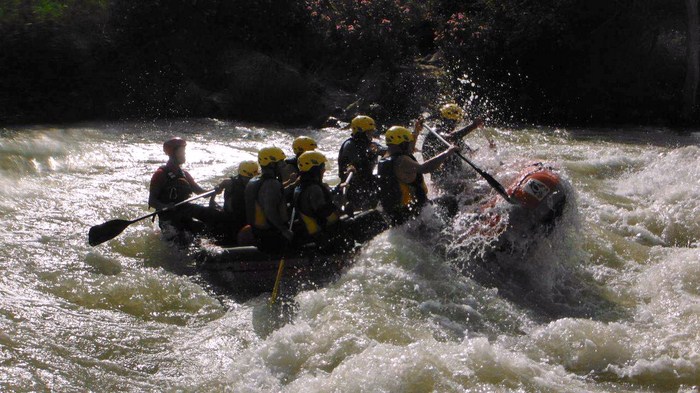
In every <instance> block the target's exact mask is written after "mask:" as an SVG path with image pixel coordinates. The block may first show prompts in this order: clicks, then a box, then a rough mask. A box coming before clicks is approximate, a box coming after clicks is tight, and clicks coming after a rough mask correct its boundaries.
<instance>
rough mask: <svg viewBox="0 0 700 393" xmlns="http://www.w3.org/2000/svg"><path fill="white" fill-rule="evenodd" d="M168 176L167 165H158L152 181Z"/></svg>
mask: <svg viewBox="0 0 700 393" xmlns="http://www.w3.org/2000/svg"><path fill="white" fill-rule="evenodd" d="M167 176H168V172H167V170H166V168H165V166H161V167H158V169H156V171H155V172H153V175H152V176H151V181H156V180H160V179H164V178H166V177H167Z"/></svg>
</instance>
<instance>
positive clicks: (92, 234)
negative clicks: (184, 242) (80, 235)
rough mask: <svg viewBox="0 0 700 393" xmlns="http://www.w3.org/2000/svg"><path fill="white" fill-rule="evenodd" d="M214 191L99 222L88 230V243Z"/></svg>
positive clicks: (107, 236) (101, 239)
mask: <svg viewBox="0 0 700 393" xmlns="http://www.w3.org/2000/svg"><path fill="white" fill-rule="evenodd" d="M215 192H216V190H212V191H207V192H205V193H203V194H199V195H196V196H194V197H192V198H189V199H187V200H184V201H182V202H180V203H176V204H175V205H173V206H170V207H166V208H164V209H161V210H157V211H156V212H155V213H151V214H146V215H145V216H142V217H139V218H136V219H133V220H131V221H127V220H111V221H107V222H105V223H103V224H100V225H95V226H93V227H91V228H90V231H88V244H90V245H91V246H93V247H94V246H96V245H98V244H102V243H104V242H106V241H109V240H112V239H114V238H115V237H117V236H119V234H120V233H122V232H123V231H124V230H125V229H126V228H127V227H128V226H129V225H131V224H133V223H136V222H139V221H141V220H144V219H146V218H149V217H153V216H155V215H156V214H158V213H163V212H166V211H170V210H173V209H175V208H177V207H178V206H180V205H182V204H185V203H187V202H191V201H193V200H195V199H198V198H204V197H206V196H209V195H211V194H214V193H215Z"/></svg>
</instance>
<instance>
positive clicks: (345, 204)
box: [342, 172, 355, 217]
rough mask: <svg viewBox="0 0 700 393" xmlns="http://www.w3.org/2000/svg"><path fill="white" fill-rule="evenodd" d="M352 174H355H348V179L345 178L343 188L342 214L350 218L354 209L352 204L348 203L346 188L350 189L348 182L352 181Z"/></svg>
mask: <svg viewBox="0 0 700 393" xmlns="http://www.w3.org/2000/svg"><path fill="white" fill-rule="evenodd" d="M354 174H355V172H350V173H349V174H348V177H346V178H345V187H343V199H342V203H343V212H344V213H345V214H347V215H348V216H350V217H352V216H353V215H354V211H353V210H354V209H353V207H352V204H351V203H350V202H349V201H348V187H350V182H351V181H352V176H353V175H354Z"/></svg>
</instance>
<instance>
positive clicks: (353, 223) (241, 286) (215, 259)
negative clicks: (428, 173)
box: [195, 210, 389, 296]
mask: <svg viewBox="0 0 700 393" xmlns="http://www.w3.org/2000/svg"><path fill="white" fill-rule="evenodd" d="M341 225H342V226H341V228H342V234H343V236H342V237H338V238H337V240H336V242H337V244H335V243H336V242H334V245H333V246H331V247H326V248H325V249H326V250H328V251H322V250H319V249H318V248H317V247H316V246H315V245H314V244H313V243H311V244H307V245H304V246H302V247H299V248H296V249H292V250H290V251H289V252H287V253H285V255H284V263H285V267H284V273H283V279H282V285H283V288H284V289H285V290H296V289H300V288H306V287H316V286H319V285H321V284H324V283H326V282H328V281H330V280H332V279H333V278H335V277H336V276H337V275H338V274H339V273H340V271H341V270H342V269H343V268H344V267H345V266H347V265H348V264H350V263H351V262H352V257H351V254H352V253H354V252H355V251H356V250H357V249H359V247H360V246H361V245H362V244H363V243H365V242H367V241H369V240H371V239H372V238H374V237H375V236H377V235H379V234H380V233H382V232H383V231H385V230H387V229H388V228H389V224H388V223H387V221H386V219H385V218H384V216H383V215H382V214H381V213H380V212H379V211H376V210H371V211H367V212H362V213H359V214H357V215H356V216H355V217H353V218H347V219H343V220H342V223H341ZM195 258H196V259H197V261H198V269H199V270H200V271H201V273H202V274H203V275H204V276H205V277H206V278H207V279H208V280H210V281H211V282H213V283H215V284H216V285H220V286H222V287H224V288H226V289H228V290H230V291H232V292H234V293H236V294H240V295H248V296H254V295H258V294H261V293H264V292H270V291H271V290H272V287H273V285H274V283H275V278H276V276H277V269H278V267H279V262H280V259H281V258H282V255H279V254H272V253H265V252H262V251H260V250H258V249H257V248H256V247H250V246H248V247H222V246H218V245H215V244H206V243H203V244H202V245H201V246H200V248H199V250H198V251H197V252H196V253H195Z"/></svg>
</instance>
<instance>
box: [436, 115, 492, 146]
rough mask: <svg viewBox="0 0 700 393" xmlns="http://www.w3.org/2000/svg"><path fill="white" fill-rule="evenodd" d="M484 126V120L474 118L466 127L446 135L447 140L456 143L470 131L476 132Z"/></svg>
mask: <svg viewBox="0 0 700 393" xmlns="http://www.w3.org/2000/svg"><path fill="white" fill-rule="evenodd" d="M483 125H484V119H482V118H476V119H474V121H473V122H472V123H471V124H469V125H468V126H465V127H462V128H460V129H458V130H454V131H452V132H450V133H449V134H447V138H445V139H447V140H448V141H450V142H453V143H454V142H456V141H458V140H460V139H462V138H464V137H465V136H467V135H469V134H470V133H471V132H472V131H474V130H476V129H477V128H479V127H481V126H483Z"/></svg>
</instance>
